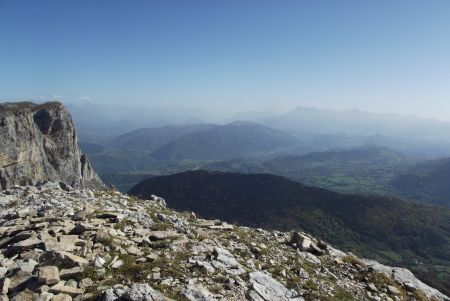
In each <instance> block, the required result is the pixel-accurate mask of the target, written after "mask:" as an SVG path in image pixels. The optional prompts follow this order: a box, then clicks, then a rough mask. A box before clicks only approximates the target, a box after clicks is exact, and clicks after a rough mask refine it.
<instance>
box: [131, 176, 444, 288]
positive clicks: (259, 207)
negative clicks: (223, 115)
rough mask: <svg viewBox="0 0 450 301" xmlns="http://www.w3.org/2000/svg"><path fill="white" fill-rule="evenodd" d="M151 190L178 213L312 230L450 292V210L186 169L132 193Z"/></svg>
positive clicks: (276, 178) (283, 181)
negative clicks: (181, 211)
mask: <svg viewBox="0 0 450 301" xmlns="http://www.w3.org/2000/svg"><path fill="white" fill-rule="evenodd" d="M150 191H151V192H152V193H154V194H156V195H164V196H165V197H166V200H167V202H168V205H169V206H170V207H173V208H175V209H176V210H187V211H194V212H196V213H198V214H199V215H200V216H203V217H207V218H212V219H215V218H219V219H222V220H226V221H229V222H233V223H237V224H241V225H248V226H252V227H263V228H270V229H279V230H284V231H288V230H292V229H301V230H304V231H307V232H309V233H312V234H313V235H315V236H317V237H320V238H322V239H324V240H325V241H328V242H329V243H331V244H333V245H335V246H336V247H339V248H342V249H345V250H349V251H352V252H354V253H355V254H358V255H360V256H364V257H367V258H374V259H376V260H378V261H381V262H384V263H386V264H391V265H395V266H403V267H407V268H409V269H411V270H413V271H414V272H415V273H416V274H417V275H418V276H419V277H420V278H422V280H424V281H425V282H427V283H429V284H431V285H432V286H434V287H437V288H439V289H441V290H443V291H445V292H448V286H447V285H446V284H448V283H450V273H449V268H450V209H444V208H435V207H429V206H424V205H418V204H414V203H410V202H406V201H403V200H400V199H395V198H388V197H382V196H361V195H351V194H341V193H336V192H331V191H327V190H324V189H319V188H314V187H308V186H304V185H302V184H299V183H297V182H294V181H290V180H288V179H285V178H282V177H279V176H273V175H267V174H256V175H245V174H232V173H221V172H206V171H195V172H185V173H181V174H176V175H172V176H166V177H156V178H152V179H149V180H147V181H144V182H142V183H141V184H139V185H137V186H136V187H134V188H133V189H132V190H131V193H132V194H134V195H137V196H142V195H148V193H149V192H150ZM236 234H237V235H239V236H241V235H242V236H244V237H245V235H246V234H245V233H236Z"/></svg>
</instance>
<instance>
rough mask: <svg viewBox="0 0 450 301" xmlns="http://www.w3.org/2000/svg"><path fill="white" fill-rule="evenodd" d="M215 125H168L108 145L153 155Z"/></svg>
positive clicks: (149, 129) (142, 131)
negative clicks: (171, 143) (169, 145)
mask: <svg viewBox="0 0 450 301" xmlns="http://www.w3.org/2000/svg"><path fill="white" fill-rule="evenodd" d="M216 127H218V125H214V124H186V125H166V126H163V127H156V128H141V129H137V130H135V131H131V132H128V133H125V134H123V135H120V136H118V137H116V138H114V139H112V140H111V141H110V142H109V143H108V144H109V145H110V146H112V147H115V148H119V149H127V150H134V151H143V152H146V153H151V152H153V151H156V150H157V149H159V148H161V147H164V146H165V145H166V144H168V143H170V142H172V141H174V140H176V139H179V138H181V137H182V136H184V135H188V134H191V133H195V132H201V131H205V130H209V129H212V128H216Z"/></svg>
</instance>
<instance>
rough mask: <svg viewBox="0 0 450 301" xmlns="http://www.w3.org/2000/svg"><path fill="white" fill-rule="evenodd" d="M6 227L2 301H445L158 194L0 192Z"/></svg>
mask: <svg viewBox="0 0 450 301" xmlns="http://www.w3.org/2000/svg"><path fill="white" fill-rule="evenodd" d="M54 200H57V201H54ZM0 224H1V225H2V226H1V227H0V230H1V232H0V248H1V253H0V254H1V260H0V263H1V266H0V299H1V300H11V301H18V300H51V301H60V300H63V301H66V300H67V301H71V300H74V301H75V300H98V301H110V300H111V301H144V300H145V301H174V300H179V301H242V300H247V301H304V300H306V301H309V300H321V301H344V300H345V301H351V300H354V301H371V300H385V301H387V300H405V301H406V300H419V301H434V300H438V301H443V300H446V301H448V300H450V299H449V298H448V297H446V296H445V295H443V294H442V293H440V292H439V291H437V290H435V289H433V288H431V287H429V286H427V285H426V284H424V283H422V282H421V281H420V280H418V279H417V278H415V277H414V275H412V274H411V272H409V271H408V270H405V269H401V268H395V267H389V266H384V265H381V264H379V263H377V262H373V261H368V260H363V259H360V258H357V257H355V256H354V255H351V254H346V253H344V252H342V251H339V250H337V249H335V248H333V247H332V246H330V245H327V244H325V243H324V242H322V241H320V240H318V239H316V238H315V237H313V236H311V235H309V234H307V233H303V232H279V231H265V230H262V229H251V228H247V227H237V226H233V225H230V224H228V223H226V222H223V221H219V220H204V219H200V218H198V217H196V215H195V214H193V213H179V212H176V211H173V210H170V209H167V208H165V200H164V199H162V198H159V197H156V196H152V197H151V198H150V199H148V200H140V199H137V198H132V197H129V196H126V195H122V194H120V193H118V192H114V191H110V192H102V193H98V192H97V193H93V192H92V191H90V190H73V191H64V190H61V189H60V188H59V185H58V184H57V183H47V184H46V185H39V186H27V187H15V188H13V189H11V190H8V191H5V193H3V192H1V191H0Z"/></svg>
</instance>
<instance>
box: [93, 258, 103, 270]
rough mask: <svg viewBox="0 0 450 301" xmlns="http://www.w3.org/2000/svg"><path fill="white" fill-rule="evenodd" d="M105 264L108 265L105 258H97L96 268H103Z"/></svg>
mask: <svg viewBox="0 0 450 301" xmlns="http://www.w3.org/2000/svg"><path fill="white" fill-rule="evenodd" d="M105 263H106V261H105V260H104V259H103V258H101V257H100V256H97V257H96V258H95V261H94V264H95V266H96V267H98V268H102V267H103V265H104V264H105Z"/></svg>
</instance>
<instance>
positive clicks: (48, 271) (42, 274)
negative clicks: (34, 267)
mask: <svg viewBox="0 0 450 301" xmlns="http://www.w3.org/2000/svg"><path fill="white" fill-rule="evenodd" d="M38 281H39V282H42V283H45V284H47V285H52V284H56V283H58V282H59V281H60V278H59V270H58V267H56V266H46V267H40V268H39V269H38Z"/></svg>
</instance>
